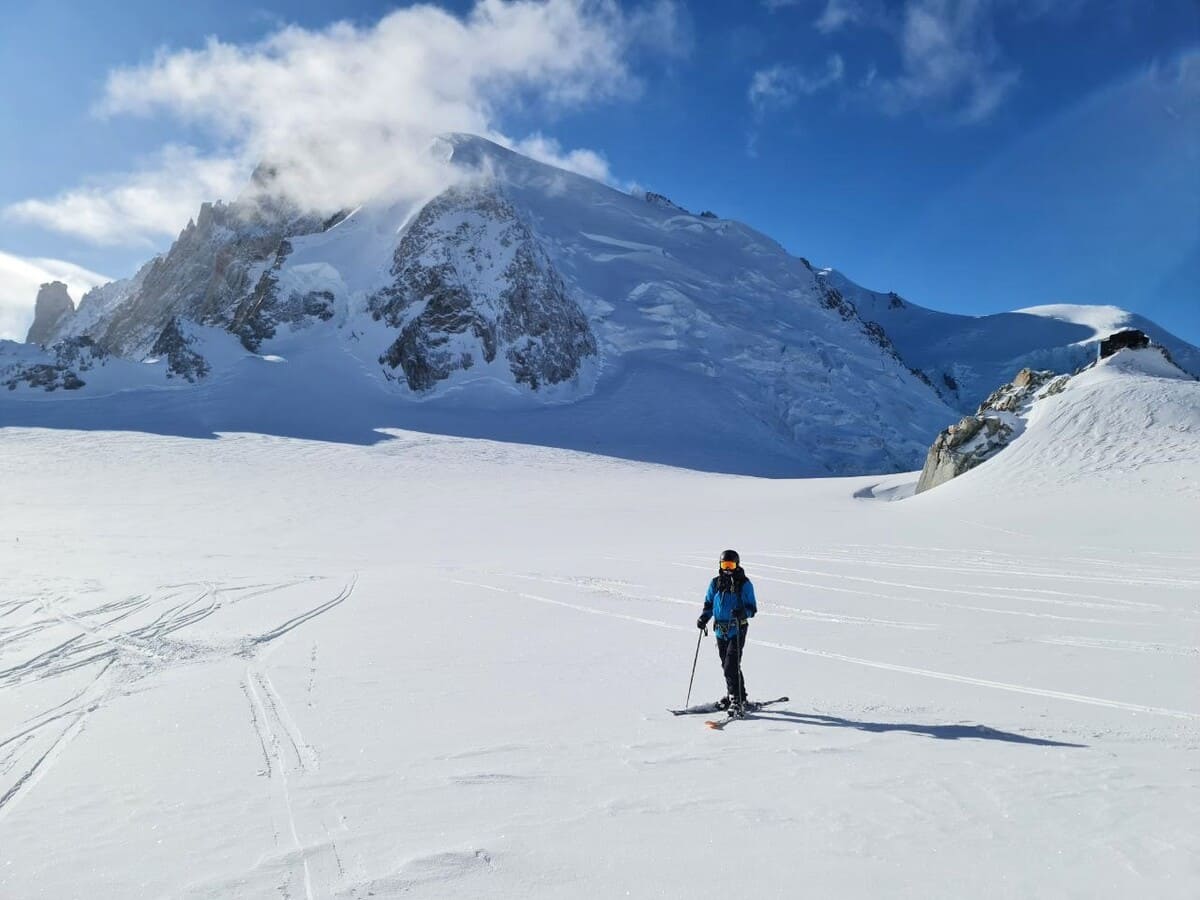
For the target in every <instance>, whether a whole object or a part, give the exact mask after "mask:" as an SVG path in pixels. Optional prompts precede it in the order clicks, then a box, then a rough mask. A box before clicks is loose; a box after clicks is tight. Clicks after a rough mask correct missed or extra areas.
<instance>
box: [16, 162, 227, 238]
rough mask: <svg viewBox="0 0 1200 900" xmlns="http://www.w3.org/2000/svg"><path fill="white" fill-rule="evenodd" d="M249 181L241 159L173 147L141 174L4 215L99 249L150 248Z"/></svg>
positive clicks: (101, 182) (30, 203)
mask: <svg viewBox="0 0 1200 900" xmlns="http://www.w3.org/2000/svg"><path fill="white" fill-rule="evenodd" d="M244 180H245V167H244V165H243V163H242V162H241V161H240V160H238V159H235V158H229V157H219V156H218V157H212V158H208V157H202V156H200V155H198V154H197V153H196V151H195V150H193V149H191V148H190V147H178V146H168V147H164V148H163V149H162V150H161V151H159V152H158V153H156V154H155V155H154V156H153V157H151V158H149V159H147V160H146V161H145V163H144V166H143V168H141V169H140V170H138V171H135V172H130V173H126V174H123V175H116V176H109V177H107V178H97V179H94V180H92V181H91V182H90V183H87V184H84V185H82V186H80V187H75V188H71V189H70V190H67V191H64V192H62V193H61V194H58V195H57V196H54V197H51V198H49V199H44V200H41V199H33V200H23V201H21V202H20V203H14V204H13V205H11V206H9V207H8V208H7V209H6V210H5V214H6V215H7V216H8V217H9V218H12V219H16V220H18V221H22V222H29V223H31V224H34V225H40V226H42V227H44V228H49V229H51V230H54V231H59V232H62V233H63V234H69V235H72V236H75V237H80V238H83V239H85V240H88V241H91V242H93V243H96V244H125V245H134V246H136V245H138V244H145V245H147V246H150V245H151V243H152V240H153V238H155V237H162V236H166V235H174V234H175V233H176V232H178V231H179V229H180V227H181V225H183V223H185V222H187V220H188V217H189V216H194V215H195V214H196V210H197V208H198V207H199V205H200V202H201V201H202V200H209V199H213V198H217V197H230V196H232V195H233V194H235V193H236V192H237V190H238V189H239V187H240V186H241V184H242V183H243V182H244Z"/></svg>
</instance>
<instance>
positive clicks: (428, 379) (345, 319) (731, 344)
mask: <svg viewBox="0 0 1200 900" xmlns="http://www.w3.org/2000/svg"><path fill="white" fill-rule="evenodd" d="M437 150H438V155H439V158H441V159H445V160H447V161H448V166H449V167H450V171H451V172H452V173H453V178H452V179H448V180H452V181H453V182H454V184H453V186H451V187H449V188H448V189H447V190H445V191H443V192H442V193H440V194H439V195H438V196H436V197H433V198H430V199H429V200H428V201H427V202H424V203H421V204H417V205H416V206H404V205H391V204H387V203H375V204H367V205H365V206H363V207H360V208H358V209H354V210H348V211H341V212H335V213H325V212H322V213H319V214H318V213H313V212H308V211H304V210H300V209H298V208H297V207H296V206H295V205H294V204H292V203H289V202H286V201H284V200H281V199H280V198H278V197H275V196H274V195H273V194H272V179H273V173H272V171H271V170H270V169H269V168H268V167H260V169H259V171H257V172H256V173H255V176H254V179H253V181H252V184H251V185H250V187H249V188H248V190H247V193H246V194H245V195H244V196H243V197H241V198H239V199H237V200H235V201H234V202H232V203H229V204H225V203H214V204H205V205H204V206H203V207H202V208H201V210H200V212H199V215H198V216H197V218H196V220H195V221H194V222H192V223H189V225H188V227H187V228H186V229H184V231H183V232H182V233H181V234H180V236H179V238H178V240H177V241H176V242H175V243H174V244H173V245H172V247H171V248H170V249H169V250H168V251H167V252H166V253H165V254H163V255H162V256H160V257H158V258H156V259H154V260H151V261H150V262H149V263H147V264H146V265H145V266H143V267H142V268H141V269H140V270H139V271H138V273H137V274H136V275H135V276H134V277H133V278H131V279H127V280H124V281H120V282H114V283H112V284H109V285H105V286H103V287H101V288H97V289H95V290H93V291H91V292H89V293H88V294H87V295H86V296H85V297H84V298H83V300H82V301H81V302H80V304H79V307H78V309H77V311H76V312H75V313H74V314H64V315H63V316H62V317H61V318H60V319H59V320H58V321H57V322H56V323H55V324H52V325H48V326H47V328H46V329H45V330H46V331H47V335H46V337H47V340H46V343H47V344H53V343H54V342H56V341H62V340H65V339H78V338H89V339H91V340H92V341H93V342H94V345H95V346H96V347H97V348H98V350H100V351H103V352H104V353H107V354H110V357H109V363H105V364H103V370H104V373H105V374H104V377H87V376H84V375H82V374H81V373H79V372H75V375H76V376H77V377H76V378H74V379H66V378H65V375H63V376H62V377H61V378H51V377H50V375H49V374H48V372H47V371H46V370H44V369H43V370H39V371H40V372H41V374H40V375H37V376H36V377H33V378H27V377H23V376H20V374H19V373H18V372H17V370H16V369H15V368H14V366H16V367H17V368H20V367H24V368H25V369H28V368H29V367H30V366H50V367H54V366H58V365H59V360H58V359H57V357H55V356H54V352H53V347H51V348H50V349H49V350H47V351H46V352H45V353H43V354H42V355H40V356H38V355H37V353H34V355H33V356H31V355H30V353H31V352H33V351H32V350H29V351H27V350H22V351H21V352H20V354H15V352H14V351H11V350H9V351H4V350H0V355H5V354H6V355H7V356H6V358H7V359H8V362H7V364H5V363H0V365H7V368H6V371H8V376H7V377H8V382H9V383H10V385H12V390H13V391H14V392H15V393H14V396H15V397H17V398H20V397H29V396H30V395H31V393H32V392H37V391H43V390H45V389H46V388H48V387H49V386H50V384H54V385H55V386H56V387H62V388H72V389H73V390H74V391H78V392H82V393H84V394H96V393H98V392H106V391H115V390H122V391H125V392H126V393H124V394H123V395H122V397H121V399H120V401H119V404H120V405H121V408H122V410H124V412H123V413H122V415H123V416H125V418H128V416H126V415H125V413H127V412H129V410H130V409H132V408H133V407H134V406H136V404H138V403H139V402H142V399H144V398H146V397H147V396H148V395H147V394H145V393H144V392H140V391H138V390H132V391H130V390H129V389H130V388H138V387H139V386H140V387H143V388H149V387H153V388H155V389H159V388H161V387H164V386H167V385H170V386H172V387H175V388H182V391H183V392H182V393H173V394H172V395H171V399H170V402H172V403H174V404H176V409H175V411H173V412H172V414H171V415H172V416H173V417H176V418H177V417H178V416H181V415H182V416H186V415H192V414H193V413H189V412H188V410H187V404H188V402H189V401H188V400H187V399H186V397H187V390H188V388H189V386H191V385H200V384H204V385H210V386H211V385H214V384H218V385H220V390H214V389H211V388H209V389H206V391H207V392H206V399H205V404H204V405H203V411H202V412H200V411H197V412H195V413H194V415H196V416H201V415H202V416H203V417H204V421H203V423H202V425H198V426H196V427H198V428H200V430H201V431H207V430H211V428H212V423H213V422H215V421H224V422H226V423H227V424H226V425H225V428H226V429H227V430H228V429H230V428H243V429H244V428H248V427H249V428H261V429H267V430H270V431H272V433H284V434H304V435H311V434H313V423H314V422H318V423H319V422H329V423H332V422H336V421H337V420H338V419H339V418H345V417H349V416H356V417H357V418H356V419H355V423H356V424H355V427H356V428H357V427H360V426H361V427H363V428H365V429H366V430H367V431H368V432H369V433H371V434H374V433H375V429H377V428H379V427H386V426H400V427H404V426H405V424H410V425H412V424H417V425H419V426H420V427H424V428H431V429H435V430H441V429H445V430H448V431H450V432H452V433H465V434H472V435H475V436H479V437H500V438H503V439H505V440H517V441H524V442H529V443H539V444H550V445H555V446H565V447H574V448H577V449H585V450H590V451H593V452H606V453H614V454H616V455H623V456H630V457H633V458H636V459H647V460H655V461H662V462H670V463H673V464H683V465H690V466H697V467H701V468H709V467H716V468H720V469H722V470H729V471H739V472H748V473H755V474H770V475H824V474H851V473H861V472H882V471H897V470H910V469H913V468H915V467H917V466H918V465H919V464H920V461H921V459H922V458H923V455H924V453H925V451H926V449H927V448H928V446H929V442H930V440H931V439H932V437H933V436H934V435H935V434H937V432H938V431H939V429H941V428H942V427H943V426H944V425H945V423H946V422H947V421H950V420H952V419H953V418H955V412H956V411H958V412H964V411H967V410H971V409H974V408H975V406H976V405H977V404H978V403H979V401H980V400H982V399H983V398H984V397H985V396H986V394H987V393H988V392H989V391H990V390H991V389H992V388H993V387H994V386H995V385H996V384H997V383H999V382H1000V381H1003V380H1005V379H1006V378H1007V377H1009V376H1010V375H1011V373H1012V372H1013V371H1016V370H1017V369H1019V368H1022V367H1026V366H1029V367H1033V368H1036V369H1050V370H1053V371H1057V372H1062V371H1073V370H1074V369H1076V368H1077V367H1078V366H1079V365H1081V364H1083V363H1084V362H1086V361H1087V360H1088V358H1089V357H1090V355H1091V354H1092V353H1093V352H1094V351H1093V350H1092V349H1091V348H1090V346H1088V344H1087V342H1088V341H1090V340H1094V339H1095V337H1096V336H1097V329H1096V327H1095V326H1094V324H1093V325H1088V324H1086V323H1084V322H1083V320H1082V318H1081V315H1082V314H1078V313H1070V312H1064V311H1063V309H1061V308H1055V310H1056V311H1055V312H1053V313H1050V312H1046V313H1036V314H1035V313H1033V312H1025V313H1019V314H1007V315H1006V316H995V317H985V318H983V319H972V318H969V317H963V316H950V315H947V314H943V313H936V312H933V311H931V310H924V309H922V308H920V307H917V306H914V305H912V304H910V303H908V302H907V301H904V300H902V299H901V298H899V297H898V296H896V295H895V294H879V293H875V292H872V291H868V290H866V289H864V288H862V287H860V286H858V285H856V284H854V283H853V282H851V281H850V280H849V279H847V278H845V277H844V276H842V275H840V274H839V273H837V272H834V271H832V270H816V269H814V268H813V267H812V266H811V265H810V264H809V263H808V262H807V261H806V260H803V259H801V258H797V257H794V256H791V255H790V254H788V253H787V252H786V251H785V250H784V249H783V248H782V247H780V246H779V244H777V243H776V242H775V241H773V240H771V239H770V238H768V237H766V236H765V235H762V234H760V233H758V232H756V231H754V230H753V229H751V228H749V227H747V226H745V225H742V224H740V223H738V222H733V221H730V220H727V219H721V218H718V217H717V216H716V215H715V214H713V213H711V212H705V213H702V214H700V215H694V214H692V213H691V212H689V211H688V210H686V209H684V208H682V207H680V206H679V205H677V204H675V203H673V202H671V201H669V200H667V199H666V198H665V197H662V196H661V195H657V194H645V195H630V194H626V193H622V192H620V191H616V190H614V189H612V188H610V187H608V186H606V185H603V184H600V183H598V182H596V181H593V180H591V179H588V178H585V177H583V176H580V175H577V174H574V173H571V172H566V171H563V170H561V169H556V168H554V167H552V166H548V165H544V164H542V163H538V162H535V161H533V160H531V159H528V158H526V157H523V156H521V155H520V154H517V153H514V152H512V151H509V150H506V149H504V148H501V147H499V146H497V145H495V144H493V143H491V142H489V141H486V140H483V139H482V138H478V137H473V136H470V135H450V136H448V137H446V138H443V139H442V140H441V141H440V142H439V146H438V148H437ZM1082 309H1087V308H1082ZM1072 315H1074V316H1075V319H1079V321H1074V320H1071V316H1072ZM1104 315H1105V316H1108V318H1112V316H1111V315H1110V314H1108V313H1105V314H1104ZM1145 330H1147V331H1148V333H1150V334H1151V336H1152V337H1154V338H1155V339H1156V340H1158V339H1159V336H1160V335H1161V330H1160V329H1156V328H1154V327H1153V326H1152V325H1151V326H1150V327H1148V328H1146V329H1145ZM1101 336H1102V335H1101ZM1163 343H1169V342H1168V341H1167V340H1165V339H1164V340H1163ZM1169 345H1170V348H1171V350H1172V353H1173V354H1175V356H1176V358H1177V359H1178V360H1179V361H1180V364H1181V365H1183V366H1185V367H1188V368H1191V367H1193V366H1194V370H1195V371H1200V351H1196V350H1195V348H1191V347H1190V346H1189V345H1186V344H1184V343H1183V342H1180V341H1176V342H1175V343H1174V344H1169ZM18 356H19V359H20V363H19V365H18V363H17V362H15V361H14V360H15V359H16V358H17V357H18ZM35 356H36V357H37V358H36V359H35V358H34V357H35ZM147 359H149V360H152V361H154V362H155V364H154V365H150V366H140V365H134V363H140V362H141V361H143V360H147ZM259 359H267V360H270V361H273V362H279V363H283V362H286V366H270V367H263V366H261V365H259V364H258V362H257V360H259ZM117 361H120V362H122V363H127V364H128V365H116V362H117ZM95 375H96V371H95V370H93V376H95ZM272 392H275V394H276V395H278V396H276V401H277V402H272V401H271V400H270V399H269V398H268V396H267V395H268V394H271V393H272ZM293 395H296V396H293ZM301 395H302V396H303V398H304V399H303V401H301V400H299V399H298V397H300V396H301ZM318 396H319V397H321V398H324V399H322V400H321V401H320V402H318V401H317V399H316V398H317V397H318ZM414 401H416V402H414ZM114 402H117V401H114ZM162 402H163V401H162V400H161V398H160V399H159V400H155V401H154V404H155V408H156V409H157V408H160V407H161V403H162ZM326 406H328V408H326ZM104 408H105V407H96V408H95V409H96V410H99V411H102V410H103V409H104ZM518 413H519V414H518ZM99 414H100V412H93V413H92V415H99ZM39 421H40V420H39Z"/></svg>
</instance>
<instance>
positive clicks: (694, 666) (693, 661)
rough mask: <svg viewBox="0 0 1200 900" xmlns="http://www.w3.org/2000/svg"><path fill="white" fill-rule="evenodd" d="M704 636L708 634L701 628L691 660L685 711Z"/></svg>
mask: <svg viewBox="0 0 1200 900" xmlns="http://www.w3.org/2000/svg"><path fill="white" fill-rule="evenodd" d="M706 634H708V628H707V627H705V628H701V629H700V633H699V634H698V635H696V656H695V658H693V659H692V677H691V678H689V679H688V695H687V699H686V700H684V701H683V708H684V709H687V707H688V704H690V703H691V702H692V682H693V681H695V680H696V663H697V661H699V659H700V641H702V640H703V639H704V636H705V635H706Z"/></svg>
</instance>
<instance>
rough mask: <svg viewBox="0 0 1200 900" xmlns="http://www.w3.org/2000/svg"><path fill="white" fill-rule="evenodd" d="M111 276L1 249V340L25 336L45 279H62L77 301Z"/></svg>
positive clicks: (18, 338) (61, 262)
mask: <svg viewBox="0 0 1200 900" xmlns="http://www.w3.org/2000/svg"><path fill="white" fill-rule="evenodd" d="M111 280H112V279H111V278H107V277H105V276H104V275H100V274H99V273H97V272H92V271H89V270H88V269H85V268H83V267H82V266H77V265H75V264H74V263H69V262H66V261H64V260H61V259H43V258H40V257H26V256H14V255H13V254H11V253H5V252H3V251H0V340H10V341H23V340H25V333H26V332H27V331H28V330H29V325H30V323H31V322H32V321H33V303H34V300H35V299H37V292H38V288H39V287H40V286H41V285H43V284H45V283H46V282H48V281H61V282H63V283H65V284H66V286H67V290H68V291H69V292H70V294H71V299H72V300H74V301H75V302H76V303H79V301H80V299H81V298H82V297H83V295H84V294H85V293H87V292H88V291H89V290H91V289H92V288H94V287H95V286H96V285H98V284H104V283H105V282H108V281H111Z"/></svg>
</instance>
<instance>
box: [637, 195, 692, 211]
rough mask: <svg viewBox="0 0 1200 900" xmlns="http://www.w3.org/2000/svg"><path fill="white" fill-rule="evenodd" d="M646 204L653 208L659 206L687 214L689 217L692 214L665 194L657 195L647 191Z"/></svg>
mask: <svg viewBox="0 0 1200 900" xmlns="http://www.w3.org/2000/svg"><path fill="white" fill-rule="evenodd" d="M646 202H647V203H649V204H651V205H652V206H658V207H661V208H663V209H673V210H676V211H677V212H682V213H687V214H688V215H689V216H690V215H691V213H690V212H688V211H687V210H686V209H684V208H683V207H682V206H680V205H679V204H678V203H676V202H675V201H674V200H672V199H671V198H670V197H668V196H666V195H665V194H656V193H654V191H646Z"/></svg>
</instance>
